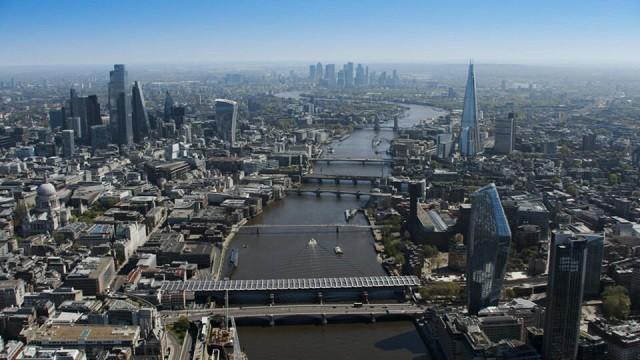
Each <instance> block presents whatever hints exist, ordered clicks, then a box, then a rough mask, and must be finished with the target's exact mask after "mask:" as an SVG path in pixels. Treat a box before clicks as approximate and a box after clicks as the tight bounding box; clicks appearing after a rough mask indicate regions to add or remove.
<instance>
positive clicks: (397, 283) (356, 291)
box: [159, 276, 420, 305]
mask: <svg viewBox="0 0 640 360" xmlns="http://www.w3.org/2000/svg"><path fill="white" fill-rule="evenodd" d="M419 285H420V279H418V278H417V277H415V276H362V277H336V278H315V279H313V278H310V279H264V280H186V281H179V280H178V281H162V282H161V285H160V289H159V290H160V292H161V293H168V294H171V293H180V292H189V293H193V294H194V296H195V298H196V301H197V302H198V301H200V302H203V303H208V302H209V301H210V300H216V301H221V302H223V301H224V300H225V297H228V298H229V300H230V301H233V302H234V303H252V304H259V303H262V304H265V303H267V304H272V305H273V304H275V303H277V302H278V303H280V302H288V303H314V302H318V303H324V302H325V301H336V302H337V301H363V302H368V301H369V300H370V299H392V298H403V297H404V296H405V295H406V292H407V290H408V289H410V288H413V287H416V286H419Z"/></svg>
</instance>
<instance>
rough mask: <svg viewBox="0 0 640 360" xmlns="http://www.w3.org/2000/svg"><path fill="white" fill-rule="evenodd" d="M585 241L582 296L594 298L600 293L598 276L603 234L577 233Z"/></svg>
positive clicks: (602, 252)
mask: <svg viewBox="0 0 640 360" xmlns="http://www.w3.org/2000/svg"><path fill="white" fill-rule="evenodd" d="M577 236H578V237H582V238H584V239H585V240H586V241H587V265H586V266H587V269H589V271H588V272H587V273H586V274H585V276H584V296H586V297H591V298H595V297H598V296H599V295H600V276H601V274H602V257H603V256H604V235H601V234H578V235H577Z"/></svg>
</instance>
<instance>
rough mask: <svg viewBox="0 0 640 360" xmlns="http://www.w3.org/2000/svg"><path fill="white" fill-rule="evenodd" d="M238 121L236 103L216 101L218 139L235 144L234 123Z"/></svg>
mask: <svg viewBox="0 0 640 360" xmlns="http://www.w3.org/2000/svg"><path fill="white" fill-rule="evenodd" d="M237 121H238V103H237V102H235V101H232V100H226V99H216V129H217V132H218V137H220V138H221V139H222V140H224V141H226V142H229V144H231V146H233V145H235V142H236V123H237Z"/></svg>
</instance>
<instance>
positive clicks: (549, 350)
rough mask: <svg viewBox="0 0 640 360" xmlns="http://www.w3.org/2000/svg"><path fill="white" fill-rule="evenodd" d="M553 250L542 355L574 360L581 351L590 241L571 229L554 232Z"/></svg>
mask: <svg viewBox="0 0 640 360" xmlns="http://www.w3.org/2000/svg"><path fill="white" fill-rule="evenodd" d="M550 253H551V254H550V261H549V280H548V285H547V308H546V313H545V316H546V318H545V322H544V342H543V354H542V355H543V357H544V359H545V360H572V359H575V358H576V356H577V353H578V336H579V335H580V313H581V305H582V296H583V292H584V280H585V272H586V264H587V261H586V259H587V241H586V240H585V239H584V238H581V237H576V236H574V235H573V234H572V233H571V232H554V233H553V236H552V240H551V251H550Z"/></svg>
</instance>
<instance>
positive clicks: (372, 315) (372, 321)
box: [371, 313, 376, 324]
mask: <svg viewBox="0 0 640 360" xmlns="http://www.w3.org/2000/svg"><path fill="white" fill-rule="evenodd" d="M371 323H372V324H375V323H376V316H375V315H374V314H373V313H371Z"/></svg>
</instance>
